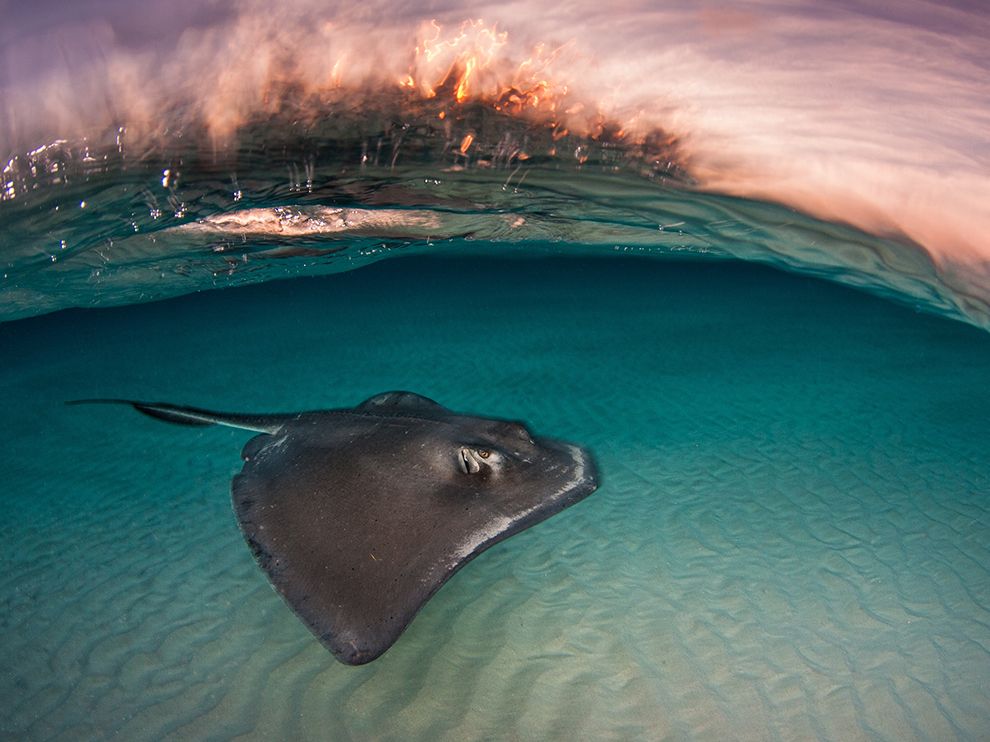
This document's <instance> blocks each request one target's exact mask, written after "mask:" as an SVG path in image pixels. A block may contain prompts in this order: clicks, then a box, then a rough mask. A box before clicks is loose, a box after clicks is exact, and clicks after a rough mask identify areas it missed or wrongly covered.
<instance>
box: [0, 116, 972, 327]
mask: <svg viewBox="0 0 990 742" xmlns="http://www.w3.org/2000/svg"><path fill="white" fill-rule="evenodd" d="M376 106H377V107H368V106H367V105H366V106H365V108H362V109H361V110H360V111H355V110H352V109H350V108H346V109H344V110H343V111H342V112H339V113H332V112H331V113H329V114H327V115H326V117H325V118H323V119H320V120H316V121H313V120H309V119H304V120H297V119H295V118H293V115H292V113H291V112H290V113H285V112H283V113H280V114H279V115H278V116H276V117H273V118H271V119H264V120H259V121H257V122H255V123H253V124H251V125H246V126H244V127H243V129H242V130H241V131H240V133H239V138H238V139H237V141H236V144H235V145H230V144H228V145H226V146H221V145H220V144H214V145H213V146H211V145H210V141H211V140H210V139H209V138H208V137H207V135H206V133H205V132H203V131H197V130H195V129H194V130H192V131H186V132H179V133H177V134H173V135H170V136H169V137H167V138H165V139H163V140H156V141H154V142H152V143H148V142H147V141H143V140H137V141H135V142H131V141H130V139H129V134H128V132H127V130H126V128H124V127H119V128H115V129H112V130H111V131H109V132H104V133H102V134H97V135H94V136H92V137H89V138H83V139H80V140H73V141H69V140H56V141H53V142H51V143H49V144H46V145H44V146H41V147H38V148H36V149H35V150H32V151H31V152H27V153H22V154H21V155H19V156H15V157H13V158H12V159H11V160H10V162H9V163H8V165H7V167H6V168H5V170H4V172H3V182H2V183H0V186H2V187H0V196H2V201H0V207H2V210H0V214H2V218H3V224H4V239H3V242H2V244H0V258H2V259H3V272H2V274H0V320H10V319H16V318H19V317H26V316H31V315H35V314H38V313H43V312H49V311H54V310H58V309H63V308H67V307H71V306H109V305H115V304H127V303H134V302H141V301H149V300H154V299H160V298H165V297H168V296H174V295H178V294H183V293H189V292H194V291H200V290H205V289H212V288H227V287H232V286H237V285H242V284H246V283H257V282H261V281H265V280H270V279H273V278H283V277H288V276H295V275H318V274H323V273H336V272H341V271H346V270H350V269H353V268H357V267H360V266H363V265H366V264H368V263H371V262H374V261H377V260H380V259H383V258H387V257H393V256H396V255H400V254H436V255H451V256H453V255H463V254H473V255H490V256H503V257H504V256H513V255H527V256H532V255H549V254H563V255H578V256H587V255H605V254H609V255H611V254H615V253H622V254H637V255H650V256H653V257H657V258H671V257H673V258H686V257H696V258H703V259H708V260H712V259H714V260H717V259H725V258H738V259H743V260H747V261H753V262H760V263H766V264H770V265H773V266H776V267H782V268H786V269H789V270H793V271H797V272H801V273H804V274H810V275H820V276H823V277H826V278H828V279H830V280H833V281H838V282H841V283H845V284H848V285H853V286H857V287H859V288H863V289H866V290H868V291H871V292H874V293H878V294H880V295H883V296H886V297H888V298H893V299H895V300H898V301H901V302H906V303H908V304H910V305H912V306H916V307H919V308H922V309H925V310H927V311H932V312H936V313H939V314H942V315H945V316H950V317H954V318H957V319H961V320H963V321H966V322H969V323H972V324H975V325H977V326H981V327H990V309H988V301H990V293H988V292H990V281H988V280H985V279H988V276H987V275H985V273H986V270H985V266H983V265H982V264H980V265H972V264H967V263H962V264H959V263H955V262H953V261H951V260H949V261H946V260H945V259H942V258H939V257H937V256H936V255H935V254H934V253H933V252H932V251H931V250H929V249H928V248H926V247H924V246H922V245H920V244H916V243H914V242H912V241H911V240H910V239H908V238H906V237H905V236H904V235H903V234H897V233H895V232H891V233H890V234H887V235H885V234H882V233H875V234H868V233H866V232H864V231H862V230H860V229H857V228H855V227H853V226H851V225H848V224H844V223H843V222H842V221H841V220H839V221H823V220H820V219H816V218H813V217H812V216H809V215H807V214H804V213H801V212H799V211H795V210H794V209H791V208H787V207H785V206H782V205H779V204H775V203H770V202H764V201H758V200H752V199H745V198H737V197H732V196H728V195H724V194H720V193H713V192H708V191H705V190H701V189H698V188H697V187H696V184H695V183H694V181H693V180H692V177H691V176H690V174H689V172H690V161H689V158H688V157H687V155H684V154H683V153H682V152H681V147H680V143H679V141H678V139H677V138H676V137H675V136H672V135H670V134H667V133H665V132H664V131H662V130H660V129H657V130H655V131H653V132H652V133H651V134H650V135H648V136H645V137H641V138H639V139H637V140H635V141H627V140H625V139H623V137H622V136H621V132H616V131H615V130H613V129H609V128H608V127H607V126H605V125H603V127H604V128H601V129H600V130H599V131H598V132H597V133H596V134H595V135H593V136H587V135H580V136H579V135H576V134H573V133H571V132H569V131H568V130H567V129H565V128H561V127H560V125H556V126H548V125H547V124H546V122H544V121H532V120H529V119H526V118H519V117H515V116H511V115H509V114H507V113H505V112H498V111H495V110H493V109H492V107H491V106H488V105H481V104H473V105H472V104H465V105H459V106H457V108H456V111H452V112H451V115H449V116H446V117H443V116H441V115H442V114H444V113H446V112H447V110H448V109H449V108H450V105H449V101H448V102H447V103H446V104H445V103H444V102H443V101H440V102H434V103H432V104H430V105H427V104H418V105H417V106H415V107H412V108H410V104H409V103H408V102H404V101H402V100H397V101H391V102H388V101H386V102H379V103H378V104H376ZM445 106H446V107H445ZM438 111H439V114H438V113H437V112H438ZM438 116H439V117H438Z"/></svg>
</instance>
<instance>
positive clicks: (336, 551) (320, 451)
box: [121, 392, 598, 664]
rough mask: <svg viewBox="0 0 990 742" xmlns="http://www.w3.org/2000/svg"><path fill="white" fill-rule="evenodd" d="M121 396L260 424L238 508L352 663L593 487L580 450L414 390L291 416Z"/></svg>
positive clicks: (304, 606)
mask: <svg viewBox="0 0 990 742" xmlns="http://www.w3.org/2000/svg"><path fill="white" fill-rule="evenodd" d="M121 401H123V400H121ZM130 404H133V405H134V407H135V408H136V409H138V410H140V411H142V412H145V413H146V414H149V415H152V416H153V417H157V418H159V419H163V420H167V421H169V422H176V423H182V424H191V425H208V424H212V423H219V424H224V425H232V426H234V427H242V428H246V429H250V430H256V431H263V432H262V434H261V435H258V436H256V437H255V438H252V439H251V440H250V441H249V442H248V443H247V445H246V446H245V447H244V450H243V452H242V458H243V459H244V462H245V463H244V468H243V469H242V471H241V473H240V474H238V475H237V476H236V477H235V478H234V481H233V486H232V496H233V504H234V511H235V512H236V514H237V518H238V521H239V522H240V526H241V530H242V532H243V533H244V537H245V539H246V540H247V542H248V544H249V545H250V547H251V550H252V551H253V552H254V555H255V557H256V558H257V560H258V563H259V564H260V565H261V567H262V568H263V569H264V570H265V572H266V573H267V575H268V578H269V579H270V580H271V582H272V584H273V585H274V586H275V589H276V590H277V591H278V592H279V593H280V594H281V595H282V596H283V598H285V600H286V602H287V603H288V604H289V606H291V608H292V609H293V610H294V611H295V612H296V613H297V614H298V615H299V616H300V617H301V618H302V620H303V621H304V622H305V623H306V625H307V626H309V628H310V629H311V630H312V631H313V633H314V634H316V636H317V637H319V639H320V641H321V642H323V644H324V645H326V647H327V648H328V649H330V651H331V652H333V654H334V656H335V657H337V659H339V660H340V661H341V662H344V663H347V664H363V663H365V662H370V661H371V660H373V659H375V658H376V657H378V656H379V655H381V654H382V653H383V652H384V651H385V650H386V649H388V648H389V647H390V646H391V645H392V644H393V643H394V642H395V640H396V639H397V638H398V637H399V635H400V634H401V633H402V631H403V630H404V629H405V628H406V626H407V625H408V624H409V622H410V621H411V620H412V619H413V617H414V616H415V615H416V613H417V612H418V611H419V609H420V608H421V607H422V606H423V604H424V603H425V602H426V601H427V600H429V599H430V597H431V596H432V595H433V594H434V593H435V592H436V591H437V590H438V589H439V588H440V586H441V585H443V584H444V582H446V581H447V580H448V579H449V578H450V577H451V576H452V575H453V574H454V573H455V572H456V571H457V570H458V569H460V568H461V567H462V566H464V564H466V563H467V562H468V561H470V560H471V559H472V558H474V557H475V556H477V555H478V554H480V553H481V552H482V551H484V550H485V549H487V548H488V547H490V546H492V545H493V544H495V543H497V542H498V541H501V540H502V539H504V538H507V537H509V536H511V535H513V534H514V533H518V532H519V531H521V530H523V529H525V528H528V527H529V526H531V525H534V524H536V523H538V522H540V521H541V520H544V519H545V518H548V517H549V516H551V515H553V514H554V513H557V512H559V511H560V510H562V509H563V508H565V507H567V506H568V505H572V504H573V503H575V502H577V501H578V500H581V499H582V498H584V497H586V496H587V495H589V494H591V493H592V492H593V491H594V490H595V488H596V487H597V486H598V483H597V475H596V471H595V467H594V463H593V461H592V460H591V457H590V456H589V454H588V453H587V452H586V451H585V450H583V449H581V448H579V447H577V446H573V445H570V444H567V443H562V442H559V441H554V440H550V439H546V438H534V437H533V436H532V435H531V434H530V433H529V431H528V430H527V429H526V428H525V427H524V426H523V425H522V424H520V423H515V422H507V421H503V420H494V419H488V418H481V417H471V416H467V415H458V414H455V413H453V412H451V411H450V410H447V409H446V408H444V407H442V406H440V405H439V404H437V403H436V402H433V401H431V400H429V399H426V398H425V397H421V396H419V395H416V394H412V393H409V392H389V393H387V394H381V395H378V396H377V397H373V398H372V399H369V400H368V401H366V402H364V403H363V404H361V405H359V406H357V407H355V408H352V409H340V410H327V411H322V412H305V413H301V414H298V415H259V416H251V415H232V414H231V415H228V414H224V413H213V412H208V411H205V410H196V409H193V408H182V407H174V406H171V405H164V404H147V403H140V402H130Z"/></svg>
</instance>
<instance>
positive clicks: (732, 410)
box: [0, 257, 990, 740]
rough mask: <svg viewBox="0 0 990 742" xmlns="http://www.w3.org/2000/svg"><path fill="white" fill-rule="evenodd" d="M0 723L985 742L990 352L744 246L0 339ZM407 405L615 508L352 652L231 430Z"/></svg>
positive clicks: (349, 287) (94, 728)
mask: <svg viewBox="0 0 990 742" xmlns="http://www.w3.org/2000/svg"><path fill="white" fill-rule="evenodd" d="M0 357H2V358H3V363H2V365H0V388H2V389H3V390H4V394H3V398H4V401H3V408H2V409H3V422H4V428H5V430H6V432H7V440H6V441H5V443H4V446H3V447H2V449H0V473H2V480H3V483H4V484H3V495H2V496H3V504H4V508H3V512H4V520H3V523H4V539H3V540H2V542H0V543H2V545H0V550H2V552H0V553H2V558H3V563H4V564H5V566H6V569H5V570H4V573H3V575H2V577H0V585H2V587H0V600H2V601H3V610H2V611H0V616H2V619H3V622H4V627H3V631H2V633H0V656H3V657H4V658H5V662H4V667H3V670H2V671H0V697H2V699H3V703H2V708H3V709H4V710H3V712H2V714H0V731H2V733H3V734H5V735H8V736H10V737H13V738H36V739H42V738H57V739H84V738H103V737H109V736H112V735H118V736H119V737H120V738H123V739H158V738H162V737H163V736H171V737H175V738H227V737H233V736H238V735H241V736H243V737H244V738H249V739H277V738H280V739H291V738H307V739H369V738H373V739H415V738H419V739H451V740H453V739H464V738H499V739H551V738H566V737H576V738H603V739H630V738H649V739H712V740H716V739H802V740H803V739H829V740H852V739H889V740H911V739H937V740H947V739H981V738H986V737H987V736H988V735H990V711H988V709H990V571H988V567H987V565H988V564H990V553H988V552H990V518H988V496H990V467H988V463H990V461H988V454H987V452H988V451H990V427H988V425H987V420H988V419H990V386H988V385H987V379H988V378H990V336H988V335H987V334H986V333H985V332H983V331H981V330H978V329H976V328H974V327H972V326H969V325H965V324H963V323H959V322H954V321H950V320H947V319H943V318H940V317H937V316H935V315H933V314H928V313H917V312H915V311H913V310H912V309H911V308H910V307H908V306H905V305H903V304H895V303H890V302H886V301H883V300H881V299H879V298H876V297H872V296H868V295H866V294H863V293H859V292H855V291H853V290H851V289H848V288H843V287H840V286H837V285H834V284H831V283H825V282H822V281H819V280H817V279H813V278H807V277H801V276H795V275H791V274H785V273H781V272H778V271H775V270H771V269H769V268H765V267H759V266H755V265H747V264H742V263H737V262H731V261H719V262H715V261H711V262H691V263H684V262H676V261H670V260H663V261H661V260H651V259H635V258H627V257H609V258H599V259H590V258H580V259H579V258H563V257H557V258H552V259H551V258H546V259H535V258H531V259H518V260H497V259H491V258H479V257H475V258H473V259H454V258H442V259H440V258H432V259H431V258H424V257H410V258H399V259H392V260H386V261H383V262H380V263H377V264H374V265H370V266H368V267H364V268H361V269H360V270H356V271H350V272H345V273H339V274H336V275H330V276H324V277H319V278H304V279H295V280H291V281H281V282H268V283H265V284H262V285H258V286H248V287H240V288H233V289H230V290H224V291H217V292H208V293H200V294H189V295H186V296H183V297H180V298H176V299H170V300H167V301H161V302H157V303H149V304H140V305H131V306H124V307H118V308H109V309H97V310H70V311H62V312H57V313H54V314H49V315H46V316H42V317H34V318H29V319H22V320H18V321H14V322H7V323H4V324H0ZM393 388H404V389H411V390H414V391H417V392H419V393H422V394H425V395H427V396H429V397H432V398H434V399H436V400H438V401H439V402H441V403H442V404H445V405H447V406H449V407H451V408H452V409H455V410H463V411H474V412H478V413H481V414H485V415H494V416H505V417H511V418H520V419H523V420H525V421H527V423H528V424H529V425H530V426H531V427H532V429H534V430H535V431H537V432H539V433H542V434H547V435H553V436H558V437H562V438H565V439H570V440H574V441H578V442H581V443H583V444H585V445H587V446H589V447H590V448H591V449H592V450H593V451H594V453H595V454H596V456H597V459H598V463H599V467H600V469H601V472H602V486H601V488H600V490H599V491H598V492H597V493H595V494H594V495H592V496H591V497H590V498H588V499H587V500H585V501H583V502H582V503H580V504H578V505H576V506H574V507H573V508H570V509H568V510H566V511H564V512H563V513H561V514H560V515H558V516H554V517H553V518H551V519H550V520H548V521H546V522H545V523H543V524H541V525H539V526H537V527H535V528H533V529H531V530H529V531H527V532H524V533H522V534H520V535H518V536H516V537H513V538H511V539H509V540H507V541H506V542H503V543H501V544H499V545H498V546H496V547H494V548H492V549H491V550H490V551H488V552H486V553H485V554H483V555H482V556H481V557H479V558H478V559H477V560H475V561H474V562H472V563H471V564H470V565H468V566H467V567H466V568H465V569H464V570H462V571H461V572H460V573H459V574H458V575H457V576H456V577H455V578H453V579H452V580H451V581H450V582H449V583H448V584H447V585H446V586H445V587H444V588H443V589H442V590H441V591H440V592H439V593H438V594H437V595H436V596H435V597H434V599H433V600H432V601H431V602H430V603H429V604H428V605H427V607H426V608H425V609H424V610H423V611H422V612H421V614H420V615H419V616H418V617H417V618H416V620H415V621H414V622H413V624H412V626H411V627H410V628H409V630H408V631H407V632H406V633H405V634H404V635H403V636H402V637H401V639H400V640H399V642H398V643H397V644H396V645H395V646H394V647H393V648H392V649H391V650H389V652H388V653H386V655H384V656H383V657H382V658H381V659H380V660H378V661H376V662H374V663H372V664H371V665H368V666H365V667H361V668H348V667H344V666H342V665H340V664H338V663H336V662H335V661H334V660H333V658H332V657H331V656H330V655H329V654H328V653H327V652H326V651H325V650H324V649H323V648H322V647H320V646H319V644H318V643H317V642H316V641H315V640H314V639H313V638H312V636H311V635H310V634H309V633H308V631H307V630H306V629H305V628H304V627H303V626H302V624H301V623H300V622H298V621H297V619H296V618H295V617H294V616H293V615H292V614H291V612H290V611H289V610H288V608H286V607H285V606H284V605H283V604H282V602H281V600H280V599H279V598H278V596H277V595H276V594H275V593H274V592H273V591H272V590H271V589H270V588H269V587H268V584H267V582H266V580H265V578H264V576H263V574H262V573H261V571H260V570H259V569H258V568H257V567H256V566H255V564H254V562H253V559H252V557H251V555H250V553H249V551H248V549H247V548H246V547H245V545H244V544H243V542H242V540H241V537H240V534H239V533H238V531H237V527H236V524H235V521H234V517H233V514H232V513H231V511H230V507H229V503H228V487H229V481H230V478H231V476H232V475H233V474H234V473H235V472H236V471H237V470H238V469H239V465H240V461H239V457H238V453H239V450H240V446H241V445H242V444H243V442H244V441H245V440H246V439H247V437H249V435H250V434H247V433H243V432H239V431H233V430H224V429H204V430H197V429H181V428H174V427H171V426H166V425H160V424H157V423H155V422H154V421H150V420H147V419H145V418H142V417H140V416H138V415H136V414H133V413H132V412H131V411H129V410H126V409H115V408H92V409H84V408H78V407H65V406H63V405H62V402H63V400H66V399H72V398H78V397H96V396H115V397H136V398H145V399H162V400H168V401H173V402H177V403H184V404H192V405H198V406H204V407H214V408H219V409H232V410H243V411H273V410H280V411H281V410H293V409H298V410H304V409H318V408H327V407H338V406H348V405H352V404H355V403H357V402H358V401H360V400H362V399H364V398H366V397H368V396H370V395H371V394H374V393H376V392H381V391H385V390H388V389H393Z"/></svg>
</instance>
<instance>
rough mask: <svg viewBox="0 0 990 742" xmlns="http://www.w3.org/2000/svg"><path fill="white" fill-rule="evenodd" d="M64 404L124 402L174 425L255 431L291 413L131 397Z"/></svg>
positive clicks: (274, 427)
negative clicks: (259, 412) (182, 404)
mask: <svg viewBox="0 0 990 742" xmlns="http://www.w3.org/2000/svg"><path fill="white" fill-rule="evenodd" d="M66 404H67V405H77V404H126V405H130V406H131V407H133V408H134V409H135V410H137V411H138V412H141V413H144V414H145V415H147V416H148V417H153V418H155V419H156V420H164V421H165V422H167V423H175V424H176V425H191V426H197V427H200V426H207V425H226V426H227V427H230V428H241V429H243V430H253V431H255V432H257V433H274V432H275V431H277V430H278V429H279V428H280V427H282V425H283V424H284V423H285V421H286V420H288V419H289V417H291V416H290V415H242V414H238V413H234V412H211V411H210V410H201V409H199V408H197V407H180V406H178V405H173V404H166V403H164V402H138V401H135V400H133V399H73V400H70V401H68V402H66Z"/></svg>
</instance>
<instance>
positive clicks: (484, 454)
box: [478, 448, 492, 459]
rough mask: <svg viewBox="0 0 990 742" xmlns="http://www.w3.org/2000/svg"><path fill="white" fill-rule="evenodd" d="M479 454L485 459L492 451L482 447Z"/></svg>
mask: <svg viewBox="0 0 990 742" xmlns="http://www.w3.org/2000/svg"><path fill="white" fill-rule="evenodd" d="M478 455H479V456H480V457H481V458H483V459H487V458H488V457H489V456H491V455H492V452H491V451H489V450H488V449H485V448H481V449H479V450H478Z"/></svg>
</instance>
